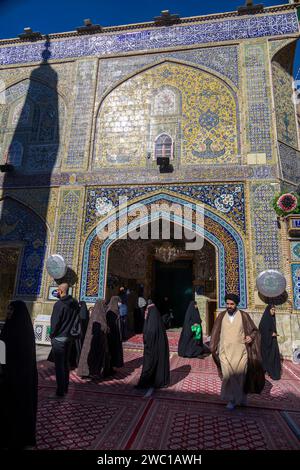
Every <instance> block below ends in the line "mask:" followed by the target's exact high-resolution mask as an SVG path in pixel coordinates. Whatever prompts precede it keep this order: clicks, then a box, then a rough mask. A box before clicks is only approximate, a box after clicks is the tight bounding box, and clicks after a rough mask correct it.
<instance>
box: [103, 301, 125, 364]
mask: <svg viewBox="0 0 300 470" xmlns="http://www.w3.org/2000/svg"><path fill="white" fill-rule="evenodd" d="M106 321H107V326H108V328H109V333H108V334H107V340H108V348H109V352H110V357H111V366H112V367H123V365H124V359H123V346H122V341H121V332H120V317H119V316H118V315H116V314H115V313H114V312H113V311H112V310H109V311H108V312H107V314H106Z"/></svg>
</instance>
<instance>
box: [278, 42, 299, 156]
mask: <svg viewBox="0 0 300 470" xmlns="http://www.w3.org/2000/svg"><path fill="white" fill-rule="evenodd" d="M293 48H294V45H288V46H286V47H284V48H283V49H282V50H281V51H280V52H278V53H277V54H276V55H275V57H274V59H273V63H272V73H273V88H274V100H275V108H276V120H277V137H278V140H279V141H280V142H284V143H285V144H287V145H289V146H291V147H294V148H298V135H297V123H296V113H295V105H294V103H293V100H292V97H293V77H292V67H291V65H292V64H291V63H290V61H291V59H292V57H293ZM286 58H290V61H287V60H286Z"/></svg>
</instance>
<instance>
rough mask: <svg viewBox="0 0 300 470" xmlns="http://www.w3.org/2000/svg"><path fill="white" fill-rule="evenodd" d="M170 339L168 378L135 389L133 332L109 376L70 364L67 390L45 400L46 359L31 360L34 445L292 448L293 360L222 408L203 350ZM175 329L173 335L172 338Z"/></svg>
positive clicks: (299, 389)
mask: <svg viewBox="0 0 300 470" xmlns="http://www.w3.org/2000/svg"><path fill="white" fill-rule="evenodd" d="M168 336H169V340H170V343H171V348H170V350H171V353H170V364H171V384H170V386H169V387H168V388H167V389H162V390H156V391H153V390H148V391H141V390H136V389H135V388H134V387H133V386H134V385H135V384H136V383H137V382H138V378H139V375H140V372H141V367H142V348H141V336H140V337H137V336H135V337H134V338H133V339H134V341H133V339H132V338H131V340H130V342H128V343H125V344H124V357H125V366H124V367H123V368H122V369H119V370H118V371H117V373H116V374H115V375H114V376H113V377H111V378H109V380H105V381H101V382H98V383H95V382H91V381H88V380H83V379H81V378H79V377H78V376H77V375H76V373H75V372H74V371H73V372H72V373H71V384H70V391H69V394H68V397H67V398H65V399H63V400H50V399H49V398H48V397H49V395H50V394H51V393H52V394H53V392H54V389H55V376H54V368H53V364H51V363H49V362H47V361H41V362H39V377H40V379H39V386H40V399H39V411H38V426H37V436H38V437H37V448H38V449H114V450H117V449H120V450H121V449H162V450H171V449H176V450H180V449H181V450H185V449H190V450H193V449H270V450H273V449H300V441H299V438H300V367H298V366H296V365H295V364H293V363H291V362H290V361H284V364H283V375H282V379H281V380H280V381H276V382H275V381H272V380H270V379H269V378H268V379H267V381H266V387H265V389H264V391H263V393H262V394H261V395H260V396H257V395H250V396H249V400H248V407H247V408H238V409H236V410H235V411H233V412H232V411H228V410H226V408H225V406H224V403H222V402H221V400H220V386H221V383H220V379H219V377H218V375H217V371H216V367H215V365H214V363H213V361H212V358H211V357H208V358H206V359H183V358H180V357H178V355H177V353H176V352H175V350H176V347H177V343H176V339H177V340H178V332H168ZM176 337H177V338H176Z"/></svg>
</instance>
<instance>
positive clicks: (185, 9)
mask: <svg viewBox="0 0 300 470" xmlns="http://www.w3.org/2000/svg"><path fill="white" fill-rule="evenodd" d="M244 3H245V0H229V1H226V2H224V1H223V2H222V1H221V0H216V1H214V2H211V3H208V2H207V1H204V0H202V1H201V0H142V1H137V0H113V1H112V0H111V1H105V2H104V1H101V0H48V1H47V2H43V1H42V0H0V39H4V38H12V37H16V36H17V35H18V34H20V33H21V32H23V29H24V27H27V26H30V27H31V28H32V29H33V30H34V31H40V32H41V33H43V34H46V33H57V32H63V31H72V30H74V29H75V28H76V27H78V26H80V25H82V24H83V20H84V19H85V18H91V20H92V21H93V23H97V24H101V25H102V26H110V25H121V24H128V23H137V22H143V21H151V20H152V19H153V17H154V16H157V15H159V14H160V12H161V10H170V11H171V13H178V14H179V15H180V16H197V15H205V14H209V13H218V12H224V11H234V10H236V9H237V7H239V6H240V5H243V4H244ZM256 3H261V2H260V1H259V0H257V2H256ZM262 3H263V4H264V5H265V6H271V5H281V4H284V3H288V1H287V0H286V1H284V0H279V1H278V0H271V1H270V0H265V1H263V2H262ZM299 67H300V48H299V47H298V50H297V59H296V64H295V71H294V73H295V74H296V72H297V71H298V69H299ZM299 77H300V72H299Z"/></svg>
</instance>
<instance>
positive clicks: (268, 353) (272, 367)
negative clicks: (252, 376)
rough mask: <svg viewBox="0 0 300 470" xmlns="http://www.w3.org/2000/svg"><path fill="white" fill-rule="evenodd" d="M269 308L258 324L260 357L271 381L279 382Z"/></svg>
mask: <svg viewBox="0 0 300 470" xmlns="http://www.w3.org/2000/svg"><path fill="white" fill-rule="evenodd" d="M270 310H271V306H270V305H268V306H267V308H266V310H265V311H264V314H263V316H262V319H261V321H260V324H259V331H260V333H261V355H262V363H263V368H264V370H265V371H266V372H267V373H268V374H269V376H270V377H271V379H273V380H279V379H280V377H281V360H280V353H279V347H278V342H277V337H276V336H272V334H273V333H276V334H277V330H276V318H275V315H274V316H273V315H271V313H270Z"/></svg>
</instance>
